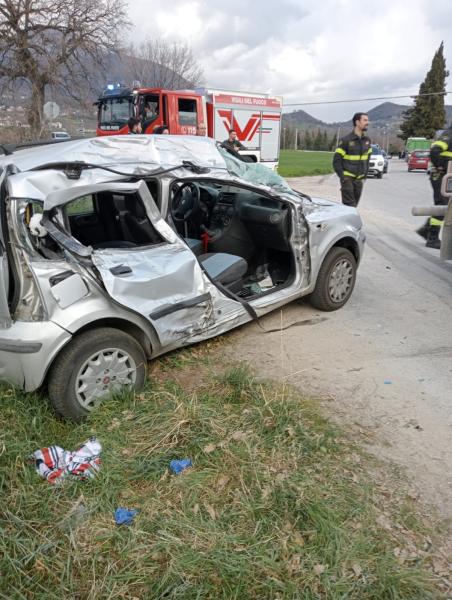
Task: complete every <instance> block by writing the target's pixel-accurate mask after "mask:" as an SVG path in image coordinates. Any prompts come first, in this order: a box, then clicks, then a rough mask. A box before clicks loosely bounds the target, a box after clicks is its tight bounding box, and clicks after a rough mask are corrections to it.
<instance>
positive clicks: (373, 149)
mask: <svg viewBox="0 0 452 600" xmlns="http://www.w3.org/2000/svg"><path fill="white" fill-rule="evenodd" d="M372 154H381V150H380V148H375V147H374V146H372Z"/></svg>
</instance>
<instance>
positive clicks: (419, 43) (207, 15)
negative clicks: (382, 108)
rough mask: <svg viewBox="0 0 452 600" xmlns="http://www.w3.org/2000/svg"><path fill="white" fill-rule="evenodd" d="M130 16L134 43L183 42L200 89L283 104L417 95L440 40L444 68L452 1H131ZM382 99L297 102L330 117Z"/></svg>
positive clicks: (451, 47) (451, 45)
mask: <svg viewBox="0 0 452 600" xmlns="http://www.w3.org/2000/svg"><path fill="white" fill-rule="evenodd" d="M129 14H130V18H131V20H132V22H133V30H132V33H133V36H132V37H133V40H134V41H135V42H137V41H139V40H140V39H144V38H145V37H146V36H152V37H163V38H166V39H169V40H182V41H184V42H188V43H189V44H190V45H191V47H192V48H193V51H194V54H195V56H196V57H197V59H198V60H199V62H200V63H201V65H202V67H203V69H204V73H205V84H206V85H207V86H210V87H220V88H225V89H231V90H232V89H234V90H236V91H238V90H243V91H260V92H269V93H272V94H275V95H282V96H283V98H284V103H285V104H286V105H287V104H289V103H295V102H316V101H317V102H320V101H325V100H342V99H348V98H350V99H353V98H369V97H375V96H397V95H402V94H412V93H416V92H417V91H418V89H419V84H420V83H421V81H422V80H423V79H424V77H425V74H426V72H427V70H428V69H429V67H430V64H431V60H432V57H433V54H434V52H435V50H436V49H437V48H438V46H439V44H440V43H441V41H442V40H444V44H445V56H446V61H447V66H448V67H449V69H450V70H451V71H452V0H374V1H373V2H362V1H359V0H278V1H276V0H274V1H272V2H270V0H248V1H247V0H223V1H220V0H208V1H207V0H171V1H168V0H130V5H129ZM451 77H452V76H451ZM143 83H144V82H143ZM447 89H451V90H452V81H450V83H449V85H448V86H447ZM381 102H383V100H381V101H380V100H376V101H370V102H362V103H359V102H354V103H350V104H336V105H324V106H305V107H301V106H300V108H303V109H304V110H306V111H307V112H309V113H310V114H312V115H313V116H315V117H317V118H320V119H323V120H325V121H335V120H344V119H348V118H349V117H350V116H351V114H353V112H355V111H356V110H366V109H370V108H372V107H373V106H376V105H377V104H380V103H381ZM393 102H397V103H399V104H406V103H410V100H409V99H408V98H407V99H398V100H393ZM446 102H447V103H448V104H452V94H451V95H450V96H448V99H447V100H446ZM289 110H292V108H290V109H289Z"/></svg>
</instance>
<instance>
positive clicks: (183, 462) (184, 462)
mask: <svg viewBox="0 0 452 600" xmlns="http://www.w3.org/2000/svg"><path fill="white" fill-rule="evenodd" d="M169 466H170V469H171V471H172V472H173V473H175V474H176V475H179V473H182V471H185V469H188V467H191V466H193V463H192V462H191V460H190V459H189V458H181V459H179V460H172V461H171V462H170V464H169Z"/></svg>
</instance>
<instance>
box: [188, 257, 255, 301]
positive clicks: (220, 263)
mask: <svg viewBox="0 0 452 600" xmlns="http://www.w3.org/2000/svg"><path fill="white" fill-rule="evenodd" d="M198 260H199V262H200V263H201V264H202V266H203V267H204V269H205V270H206V272H207V274H208V275H209V277H210V278H211V279H212V280H213V281H218V283H221V285H224V286H225V287H227V288H228V290H230V291H231V292H234V293H235V292H238V291H240V290H241V289H242V287H243V277H244V275H245V274H246V272H247V271H248V264H247V262H246V260H245V259H244V258H242V257H241V256H234V255H233V254H226V253H223V252H213V253H207V254H201V255H200V256H199V257H198Z"/></svg>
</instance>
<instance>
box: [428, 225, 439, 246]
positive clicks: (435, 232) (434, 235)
mask: <svg viewBox="0 0 452 600" xmlns="http://www.w3.org/2000/svg"><path fill="white" fill-rule="evenodd" d="M425 245H426V246H427V248H434V249H435V250H439V249H440V248H441V241H440V239H439V227H435V226H433V225H429V228H428V234H427V242H426V244H425Z"/></svg>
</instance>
